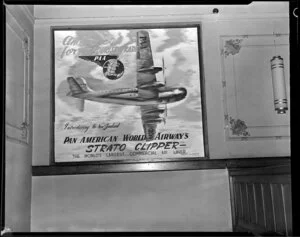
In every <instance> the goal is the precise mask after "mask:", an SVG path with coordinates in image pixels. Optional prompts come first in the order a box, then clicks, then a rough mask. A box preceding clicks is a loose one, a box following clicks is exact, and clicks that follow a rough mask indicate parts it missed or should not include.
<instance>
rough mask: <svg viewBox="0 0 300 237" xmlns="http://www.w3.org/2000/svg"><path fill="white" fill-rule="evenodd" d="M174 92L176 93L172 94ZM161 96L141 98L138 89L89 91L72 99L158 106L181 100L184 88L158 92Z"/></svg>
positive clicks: (184, 94) (74, 95)
mask: <svg viewBox="0 0 300 237" xmlns="http://www.w3.org/2000/svg"><path fill="white" fill-rule="evenodd" d="M173 91H176V92H177V93H176V94H175V93H173ZM160 95H161V96H157V97H155V98H142V97H141V96H140V95H139V93H138V89H136V88H133V89H118V90H111V91H91V92H85V93H80V94H73V95H72V97H75V98H79V99H85V100H90V101H95V102H100V103H110V104H119V105H133V106H142V105H159V104H168V103H172V102H176V101H179V100H182V99H183V98H184V97H185V96H186V89H185V88H172V90H167V91H162V92H160Z"/></svg>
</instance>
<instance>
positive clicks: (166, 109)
mask: <svg viewBox="0 0 300 237" xmlns="http://www.w3.org/2000/svg"><path fill="white" fill-rule="evenodd" d="M161 60H162V69H163V78H164V84H165V86H166V85H167V78H166V75H165V69H166V68H165V59H164V57H162V59H161ZM167 111H168V107H167V104H165V114H164V124H166V118H167V116H168V112H167Z"/></svg>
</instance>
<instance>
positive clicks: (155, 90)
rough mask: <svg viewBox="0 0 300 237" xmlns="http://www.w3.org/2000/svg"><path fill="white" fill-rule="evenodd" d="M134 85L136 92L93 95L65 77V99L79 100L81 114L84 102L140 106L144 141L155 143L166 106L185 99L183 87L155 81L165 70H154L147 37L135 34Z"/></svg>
mask: <svg viewBox="0 0 300 237" xmlns="http://www.w3.org/2000/svg"><path fill="white" fill-rule="evenodd" d="M136 43H137V52H136V63H137V69H136V70H137V72H136V78H137V85H136V87H135V88H118V89H112V90H100V91H94V90H92V89H90V88H89V87H88V85H87V82H86V80H85V79H84V78H82V77H76V78H74V77H68V78H67V81H68V83H69V88H70V92H69V93H68V94H67V95H68V96H72V97H75V98H78V99H80V101H81V105H80V108H79V109H80V110H81V111H83V110H84V100H90V101H96V102H100V103H114V104H120V105H134V106H139V107H140V111H141V119H142V123H143V129H144V133H145V137H146V141H151V140H154V138H155V135H156V128H157V124H159V123H161V122H165V121H166V120H165V119H166V118H165V117H166V116H164V115H165V114H166V110H167V107H166V105H167V104H168V103H173V102H176V101H180V100H183V99H184V98H185V97H186V95H187V90H186V89H185V88H184V87H168V86H166V82H159V81H157V80H156V76H155V74H156V73H158V72H160V71H162V70H163V69H164V65H163V68H162V67H154V66H153V57H152V52H151V44H150V38H149V33H148V32H147V31H144V30H143V31H138V32H137V42H136Z"/></svg>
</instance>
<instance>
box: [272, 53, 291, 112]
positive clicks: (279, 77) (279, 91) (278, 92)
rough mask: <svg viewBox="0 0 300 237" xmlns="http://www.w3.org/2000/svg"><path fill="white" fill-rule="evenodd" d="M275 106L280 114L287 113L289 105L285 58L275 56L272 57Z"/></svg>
mask: <svg viewBox="0 0 300 237" xmlns="http://www.w3.org/2000/svg"><path fill="white" fill-rule="evenodd" d="M271 71H272V83H273V95H274V106H275V110H276V111H277V113H278V114H285V113H286V112H285V111H286V110H287V109H288V107H287V98H286V87H285V78H284V64H283V58H282V57H280V56H274V57H273V58H272V59H271Z"/></svg>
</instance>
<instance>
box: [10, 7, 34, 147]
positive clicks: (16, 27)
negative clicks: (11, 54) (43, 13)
mask: <svg viewBox="0 0 300 237" xmlns="http://www.w3.org/2000/svg"><path fill="white" fill-rule="evenodd" d="M6 29H7V30H9V31H11V32H12V35H13V36H15V37H16V39H17V40H18V41H19V42H20V44H21V45H22V50H23V59H24V60H23V62H24V63H23V71H22V74H23V79H22V81H20V84H19V86H21V87H22V92H23V96H22V98H23V100H22V103H23V105H22V107H23V114H22V120H21V121H20V122H18V123H17V124H14V123H11V121H9V120H6V122H5V124H6V137H7V138H8V139H11V140H14V141H16V142H18V143H26V144H28V142H29V134H28V131H29V129H28V128H29V75H30V69H29V68H30V37H29V35H28V33H27V32H26V31H25V30H24V29H23V27H22V26H21V25H20V23H19V22H18V21H17V20H16V19H15V17H14V16H13V15H12V14H11V13H10V12H9V11H7V22H6ZM7 53H8V52H7ZM7 63H8V62H7ZM18 66H20V65H17V68H18V69H19V67H18ZM16 70H17V69H16ZM6 80H7V78H6Z"/></svg>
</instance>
